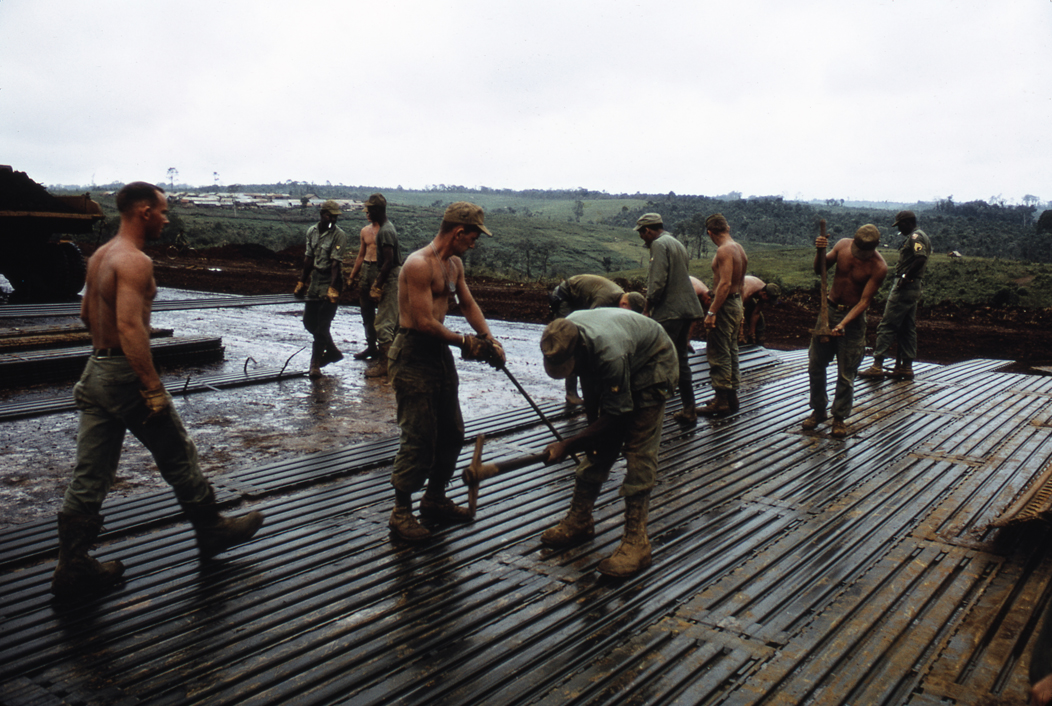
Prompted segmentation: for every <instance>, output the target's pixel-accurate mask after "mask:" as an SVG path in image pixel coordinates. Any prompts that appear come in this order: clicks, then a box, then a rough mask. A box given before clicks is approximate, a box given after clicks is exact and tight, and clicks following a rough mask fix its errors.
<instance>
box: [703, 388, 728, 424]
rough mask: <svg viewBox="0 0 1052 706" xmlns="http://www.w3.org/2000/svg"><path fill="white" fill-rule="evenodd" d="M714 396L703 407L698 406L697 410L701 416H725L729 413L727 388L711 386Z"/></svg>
mask: <svg viewBox="0 0 1052 706" xmlns="http://www.w3.org/2000/svg"><path fill="white" fill-rule="evenodd" d="M713 392H715V393H716V396H715V397H714V398H713V399H712V400H711V401H710V402H709V403H708V404H707V405H705V406H704V407H698V408H697V411H698V414H700V415H701V416H703V417H725V416H727V415H728V414H730V413H731V407H730V403H729V401H728V399H727V392H728V391H727V390H723V389H720V388H718V387H717V388H713Z"/></svg>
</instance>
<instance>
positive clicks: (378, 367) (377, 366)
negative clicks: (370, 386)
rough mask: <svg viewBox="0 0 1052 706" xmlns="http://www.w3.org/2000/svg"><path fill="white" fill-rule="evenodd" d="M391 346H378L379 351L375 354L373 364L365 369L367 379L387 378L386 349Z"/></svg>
mask: <svg viewBox="0 0 1052 706" xmlns="http://www.w3.org/2000/svg"><path fill="white" fill-rule="evenodd" d="M390 347H391V346H389V345H388V346H380V348H379V351H378V352H377V354H376V360H375V361H373V364H372V365H370V366H369V367H368V368H366V369H365V377H367V378H384V377H387V349H388V348H390Z"/></svg>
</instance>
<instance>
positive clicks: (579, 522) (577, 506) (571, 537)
mask: <svg viewBox="0 0 1052 706" xmlns="http://www.w3.org/2000/svg"><path fill="white" fill-rule="evenodd" d="M600 487H601V486H599V485H597V484H595V483H587V482H585V481H582V480H578V481H576V483H575V485H574V488H573V500H571V501H570V509H569V510H568V511H567V512H566V516H565V517H564V518H563V519H561V520H559V524H557V525H556V526H555V527H549V528H548V529H546V530H545V531H544V534H542V535H541V544H545V545H547V546H549V547H565V546H569V545H571V544H577V543H578V542H583V541H585V540H588V539H591V538H592V537H594V536H595V520H594V519H593V518H592V508H593V507H595V499H596V498H598V497H599V490H600Z"/></svg>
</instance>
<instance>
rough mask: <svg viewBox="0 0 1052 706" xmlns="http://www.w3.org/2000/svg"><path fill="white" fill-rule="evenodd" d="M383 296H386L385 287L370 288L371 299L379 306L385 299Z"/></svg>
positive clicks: (374, 286)
mask: <svg viewBox="0 0 1052 706" xmlns="http://www.w3.org/2000/svg"><path fill="white" fill-rule="evenodd" d="M383 296H384V288H383V287H378V286H376V285H375V284H374V285H373V286H372V287H370V288H369V298H370V299H372V300H373V301H374V302H376V303H377V304H379V303H380V300H381V299H382V298H383Z"/></svg>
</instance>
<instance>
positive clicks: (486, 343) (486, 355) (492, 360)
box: [460, 336, 504, 369]
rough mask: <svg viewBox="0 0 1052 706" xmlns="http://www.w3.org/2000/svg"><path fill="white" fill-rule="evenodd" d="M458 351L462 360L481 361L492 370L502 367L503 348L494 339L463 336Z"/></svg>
mask: <svg viewBox="0 0 1052 706" xmlns="http://www.w3.org/2000/svg"><path fill="white" fill-rule="evenodd" d="M460 350H461V357H463V358H464V360H482V361H485V362H487V363H489V364H490V365H492V366H493V367H494V368H498V369H499V368H503V367H504V347H503V346H501V345H500V343H498V342H497V339H495V338H481V337H479V336H464V343H463V344H462V345H461V347H460Z"/></svg>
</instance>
